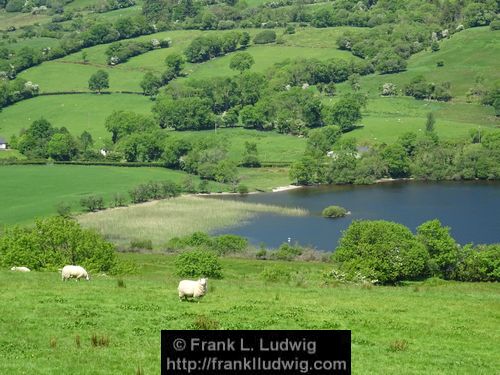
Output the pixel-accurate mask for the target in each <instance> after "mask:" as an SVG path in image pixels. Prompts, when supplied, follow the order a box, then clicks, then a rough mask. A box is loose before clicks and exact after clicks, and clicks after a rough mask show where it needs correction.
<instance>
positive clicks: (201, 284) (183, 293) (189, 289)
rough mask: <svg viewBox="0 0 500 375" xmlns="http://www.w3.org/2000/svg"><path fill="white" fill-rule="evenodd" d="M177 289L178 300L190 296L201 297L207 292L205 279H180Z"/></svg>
mask: <svg viewBox="0 0 500 375" xmlns="http://www.w3.org/2000/svg"><path fill="white" fill-rule="evenodd" d="M177 290H178V291H179V300H180V301H182V300H183V299H187V298H188V297H192V298H198V299H199V298H201V297H203V296H204V295H205V294H206V293H207V279H199V280H198V281H194V280H182V281H181V282H180V283H179V287H178V288H177Z"/></svg>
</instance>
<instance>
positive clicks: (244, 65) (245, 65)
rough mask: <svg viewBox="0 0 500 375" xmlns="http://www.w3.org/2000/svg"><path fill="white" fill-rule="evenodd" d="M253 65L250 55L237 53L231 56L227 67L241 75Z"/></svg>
mask: <svg viewBox="0 0 500 375" xmlns="http://www.w3.org/2000/svg"><path fill="white" fill-rule="evenodd" d="M254 63H255V61H254V59H253V57H252V55H250V54H249V53H248V52H239V53H237V54H235V55H234V56H233V58H232V59H231V62H230V63H229V67H230V68H231V69H233V70H237V71H239V72H240V74H242V73H243V72H244V71H245V70H248V69H250V67H251V66H252V65H253V64H254Z"/></svg>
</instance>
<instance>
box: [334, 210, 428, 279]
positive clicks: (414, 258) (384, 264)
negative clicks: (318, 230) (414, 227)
mask: <svg viewBox="0 0 500 375" xmlns="http://www.w3.org/2000/svg"><path fill="white" fill-rule="evenodd" d="M428 259H429V255H428V253H427V251H426V249H425V247H424V246H423V245H422V244H421V243H420V242H419V241H417V239H416V238H415V236H414V235H413V234H412V233H411V231H410V230H409V229H408V228H407V227H405V226H404V225H401V224H397V223H393V222H390V221H384V220H377V221H368V220H367V221H353V222H352V223H351V225H350V226H349V228H347V230H346V231H345V232H344V234H343V236H342V238H341V239H340V241H339V246H338V247H337V249H336V250H335V252H334V253H333V254H332V260H333V261H334V263H336V264H337V265H338V266H339V267H340V269H341V270H342V271H344V272H346V273H348V274H355V273H360V274H362V275H363V276H365V277H368V278H371V279H372V280H378V282H381V283H383V284H386V283H395V282H398V281H401V280H412V279H417V278H419V277H422V276H424V275H425V272H426V266H427V261H428Z"/></svg>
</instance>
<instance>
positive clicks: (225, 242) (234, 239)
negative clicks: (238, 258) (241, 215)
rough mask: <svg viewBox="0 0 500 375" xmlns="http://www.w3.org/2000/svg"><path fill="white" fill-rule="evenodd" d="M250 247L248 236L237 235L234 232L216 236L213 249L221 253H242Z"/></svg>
mask: <svg viewBox="0 0 500 375" xmlns="http://www.w3.org/2000/svg"><path fill="white" fill-rule="evenodd" d="M247 247H248V240H247V239H246V238H243V237H240V236H236V235H234V234H224V235H222V236H218V237H215V239H214V245H213V249H214V250H215V251H216V252H217V253H218V254H219V255H225V254H228V253H240V252H242V251H243V250H245V249H246V248H247Z"/></svg>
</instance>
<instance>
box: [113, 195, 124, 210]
mask: <svg viewBox="0 0 500 375" xmlns="http://www.w3.org/2000/svg"><path fill="white" fill-rule="evenodd" d="M125 202H126V197H125V196H124V195H123V194H120V193H115V194H113V207H123V206H125V205H126V203H125Z"/></svg>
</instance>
